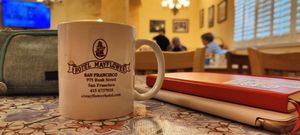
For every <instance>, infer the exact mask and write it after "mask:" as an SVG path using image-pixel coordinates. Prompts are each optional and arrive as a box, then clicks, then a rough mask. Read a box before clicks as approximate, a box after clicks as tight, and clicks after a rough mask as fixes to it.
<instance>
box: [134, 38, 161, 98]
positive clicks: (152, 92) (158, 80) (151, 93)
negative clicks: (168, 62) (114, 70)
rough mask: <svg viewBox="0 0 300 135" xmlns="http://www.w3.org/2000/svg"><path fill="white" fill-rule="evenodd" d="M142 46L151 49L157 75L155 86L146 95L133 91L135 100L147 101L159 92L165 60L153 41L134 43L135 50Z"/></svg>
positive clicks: (140, 40) (139, 40) (144, 40)
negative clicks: (154, 58) (156, 67)
mask: <svg viewBox="0 0 300 135" xmlns="http://www.w3.org/2000/svg"><path fill="white" fill-rule="evenodd" d="M142 45H148V46H149V47H151V48H152V49H153V52H154V54H155V57H156V60H157V65H158V73H157V78H156V81H155V84H154V86H153V87H152V88H151V89H150V90H149V91H147V92H146V93H139V92H138V91H137V90H136V89H135V91H134V99H135V100H147V99H150V98H152V97H153V96H155V94H156V93H157V92H158V91H159V90H160V88H161V86H162V83H163V79H164V77H165V59H164V56H163V54H162V51H161V49H160V47H159V46H158V45H157V44H156V43H154V42H153V41H150V40H147V39H138V40H136V41H135V46H136V49H138V48H140V47H141V46H142Z"/></svg>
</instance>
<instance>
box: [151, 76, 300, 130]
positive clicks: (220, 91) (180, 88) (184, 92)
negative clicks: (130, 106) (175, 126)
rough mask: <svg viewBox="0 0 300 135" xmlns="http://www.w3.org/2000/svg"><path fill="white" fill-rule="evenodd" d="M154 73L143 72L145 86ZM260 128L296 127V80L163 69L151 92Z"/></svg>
mask: <svg viewBox="0 0 300 135" xmlns="http://www.w3.org/2000/svg"><path fill="white" fill-rule="evenodd" d="M155 79H156V75H155V74H151V75H147V77H146V83H147V85H148V86H149V87H151V86H153V85H154V83H155ZM155 98H156V99H159V100H163V101H166V102H169V103H173V104H176V105H180V106H184V107H188V108H191V109H195V110H199V111H202V112H206V113H209V114H213V115H217V116H220V117H224V118H227V119H231V120H234V121H238V122H241V123H245V124H249V125H252V126H256V127H262V128H264V129H267V130H270V131H273V132H280V133H290V134H294V133H295V132H296V131H297V130H298V129H299V127H300V122H299V121H300V120H299V118H298V115H299V113H300V107H299V105H298V102H300V80H291V79H282V78H270V77H259V76H246V75H232V74H219V73H201V72H182V73H167V74H166V77H165V79H164V83H163V86H162V90H161V91H159V92H158V94H157V95H156V96H155Z"/></svg>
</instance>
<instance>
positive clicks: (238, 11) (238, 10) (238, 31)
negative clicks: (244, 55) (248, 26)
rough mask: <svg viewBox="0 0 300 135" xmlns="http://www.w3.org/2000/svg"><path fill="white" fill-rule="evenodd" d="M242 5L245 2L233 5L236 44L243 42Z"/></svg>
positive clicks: (237, 0) (237, 1)
mask: <svg viewBox="0 0 300 135" xmlns="http://www.w3.org/2000/svg"><path fill="white" fill-rule="evenodd" d="M299 1H300V0H299ZM244 3H245V1H243V0H236V1H235V3H234V4H235V15H234V41H236V42H238V41H242V40H243V24H244Z"/></svg>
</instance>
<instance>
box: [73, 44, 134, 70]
mask: <svg viewBox="0 0 300 135" xmlns="http://www.w3.org/2000/svg"><path fill="white" fill-rule="evenodd" d="M92 52H93V55H94V56H95V58H96V59H98V60H90V61H87V62H84V63H82V64H80V65H76V64H75V62H74V61H72V60H71V61H69V62H68V66H69V69H68V73H72V74H79V73H81V72H83V71H86V70H89V69H94V68H97V69H104V68H110V69H113V70H116V71H118V72H121V73H123V74H125V73H127V72H130V62H129V63H128V64H123V65H122V64H120V63H118V62H115V61H111V60H103V59H104V58H105V57H106V56H107V54H108V45H107V43H106V41H105V40H104V39H97V40H95V41H94V44H93V49H92Z"/></svg>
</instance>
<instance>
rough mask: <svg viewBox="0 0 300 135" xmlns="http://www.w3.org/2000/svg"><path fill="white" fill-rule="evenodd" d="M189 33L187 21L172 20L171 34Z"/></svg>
mask: <svg viewBox="0 0 300 135" xmlns="http://www.w3.org/2000/svg"><path fill="white" fill-rule="evenodd" d="M188 31H189V20H188V19H173V32H176V33H185V32H188Z"/></svg>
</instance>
